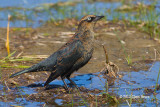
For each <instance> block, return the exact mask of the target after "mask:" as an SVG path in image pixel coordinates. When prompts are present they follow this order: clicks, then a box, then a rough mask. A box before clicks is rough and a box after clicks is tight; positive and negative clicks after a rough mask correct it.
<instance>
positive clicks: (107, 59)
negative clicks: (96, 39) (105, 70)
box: [102, 45, 109, 64]
mask: <svg viewBox="0 0 160 107" xmlns="http://www.w3.org/2000/svg"><path fill="white" fill-rule="evenodd" d="M102 46H103V49H104V52H105V56H106V63H107V64H108V63H109V58H108V53H107V50H106V48H105V47H104V45H102Z"/></svg>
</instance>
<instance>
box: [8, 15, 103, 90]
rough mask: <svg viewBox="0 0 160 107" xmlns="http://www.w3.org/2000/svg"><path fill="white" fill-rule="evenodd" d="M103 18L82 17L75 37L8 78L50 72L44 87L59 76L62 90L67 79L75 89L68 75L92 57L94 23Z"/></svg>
mask: <svg viewBox="0 0 160 107" xmlns="http://www.w3.org/2000/svg"><path fill="white" fill-rule="evenodd" d="M103 17H104V16H95V15H87V16H85V17H83V18H82V19H81V20H80V22H79V25H78V29H77V32H76V33H75V35H74V36H73V37H72V38H71V39H70V40H69V41H68V42H67V43H66V44H64V45H63V46H62V47H61V48H60V49H59V50H57V51H56V52H55V53H53V54H52V55H51V56H49V57H48V58H47V59H45V60H43V61H41V62H39V63H38V64H35V65H33V66H31V67H30V68H27V69H25V70H22V71H20V72H17V73H15V74H13V75H11V76H10V78H12V77H15V76H17V75H20V74H23V73H29V72H37V71H50V72H51V74H50V76H49V78H48V79H47V81H46V82H45V84H44V86H46V85H48V84H49V83H50V82H51V81H53V80H54V79H56V78H57V77H59V76H61V79H62V81H63V82H64V88H65V89H66V90H67V91H68V86H67V84H66V83H65V81H64V78H67V79H68V80H69V81H70V82H71V83H72V84H73V85H74V86H75V87H76V88H77V89H78V87H77V85H76V84H75V83H74V82H73V81H72V80H71V79H70V75H71V74H72V73H73V72H74V71H77V70H78V69H79V68H81V67H83V66H84V65H85V64H86V63H87V62H88V61H89V60H90V59H91V57H92V53H93V50H94V49H93V42H94V33H93V27H94V25H95V23H96V22H97V21H98V20H99V19H101V18H103Z"/></svg>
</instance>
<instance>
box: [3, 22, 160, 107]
mask: <svg viewBox="0 0 160 107" xmlns="http://www.w3.org/2000/svg"><path fill="white" fill-rule="evenodd" d="M74 24H76V22H75V23H73V25H74ZM75 29H76V27H75V26H72V25H71V26H69V27H68V26H65V24H64V26H63V27H60V26H57V25H55V24H53V25H52V24H46V25H44V26H42V27H40V28H36V29H33V28H11V30H10V47H11V52H13V51H16V52H15V54H14V55H13V59H16V58H19V59H23V58H24V57H30V58H31V59H30V60H25V61H9V60H8V61H6V63H5V64H7V66H11V67H5V66H2V67H1V68H0V71H1V84H0V91H1V94H0V99H1V103H0V105H1V106H12V105H13V106H16V105H17V106H18V105H19V106H29V105H35V106H45V105H48V106H51V105H55V106H78V105H79V106H96V105H104V106H105V105H112V106H116V105H128V103H127V102H126V100H127V101H130V99H131V98H132V105H138V104H140V105H145V104H150V105H156V104H159V100H157V99H159V96H160V94H159V88H160V87H159V85H158V84H157V85H156V83H159V79H158V80H157V78H158V77H157V76H158V74H159V64H160V63H159V62H158V61H159V57H160V56H159V54H158V51H157V50H160V47H159V43H158V42H157V41H155V40H154V39H151V38H150V36H149V35H148V34H147V33H144V32H141V31H139V30H137V29H136V28H134V27H127V28H126V26H125V25H124V24H123V23H122V22H118V23H116V24H115V23H112V22H104V21H101V22H100V23H99V24H98V23H97V25H96V27H95V50H94V54H93V57H92V59H91V60H90V61H89V63H88V64H87V65H86V66H84V67H83V68H82V69H80V70H79V71H78V72H75V73H74V74H72V80H74V81H75V82H76V84H78V86H79V87H80V89H81V91H78V90H76V89H75V88H74V87H73V86H72V85H71V84H70V83H69V82H68V81H67V83H68V85H69V86H70V93H66V91H65V90H64V88H63V82H62V81H61V80H60V78H58V79H56V80H54V81H53V82H51V83H50V86H49V87H47V88H46V87H43V85H44V82H45V81H46V79H47V78H48V76H49V74H50V73H49V72H45V71H44V72H37V73H27V74H23V75H20V76H18V77H15V78H12V79H9V76H10V75H11V74H13V73H15V72H18V71H20V70H22V69H23V68H18V67H17V68H16V66H18V65H25V66H28V67H29V66H31V65H33V64H36V63H37V62H39V61H41V60H43V59H44V58H46V57H47V56H49V55H51V54H52V53H53V52H55V51H56V50H57V49H58V48H60V47H61V46H62V45H63V44H64V43H65V42H67V41H68V40H69V38H70V37H72V35H73V34H74V32H75ZM0 32H2V33H1V34H0V38H1V39H0V46H1V47H0V55H1V57H2V59H3V58H4V57H6V56H7V52H6V48H5V40H6V38H5V37H4V35H5V34H6V29H5V28H0ZM102 44H103V45H104V46H105V47H106V49H107V52H108V55H109V60H110V61H112V62H114V63H115V64H116V65H117V66H118V67H119V70H120V71H119V73H118V74H120V75H122V77H121V78H116V79H112V78H108V77H106V76H105V75H104V74H101V73H100V71H101V70H102V69H103V67H104V66H105V61H106V59H105V53H104V50H103V47H102ZM0 64H1V65H4V63H2V62H0ZM157 81H158V82H157ZM155 88H156V91H155ZM131 96H132V97H131Z"/></svg>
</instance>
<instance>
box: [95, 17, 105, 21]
mask: <svg viewBox="0 0 160 107" xmlns="http://www.w3.org/2000/svg"><path fill="white" fill-rule="evenodd" d="M103 17H104V16H96V17H95V19H94V21H98V20H100V19H102V18H103Z"/></svg>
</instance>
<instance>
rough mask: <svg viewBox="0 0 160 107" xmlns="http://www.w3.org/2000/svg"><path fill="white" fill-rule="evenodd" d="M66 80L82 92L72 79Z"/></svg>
mask: <svg viewBox="0 0 160 107" xmlns="http://www.w3.org/2000/svg"><path fill="white" fill-rule="evenodd" d="M66 78H67V79H68V80H69V81H70V82H71V83H72V84H73V85H74V86H75V87H76V88H77V89H78V90H80V88H79V87H78V86H77V85H76V83H75V82H74V81H72V80H71V79H70V77H69V76H67V77H66Z"/></svg>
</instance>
